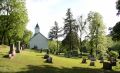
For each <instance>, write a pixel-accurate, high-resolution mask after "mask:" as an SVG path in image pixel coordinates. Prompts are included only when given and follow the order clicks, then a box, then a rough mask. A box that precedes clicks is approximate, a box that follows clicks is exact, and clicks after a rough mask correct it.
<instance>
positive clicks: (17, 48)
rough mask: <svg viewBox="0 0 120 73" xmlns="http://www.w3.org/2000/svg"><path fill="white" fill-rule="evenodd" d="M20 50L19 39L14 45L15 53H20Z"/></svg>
mask: <svg viewBox="0 0 120 73" xmlns="http://www.w3.org/2000/svg"><path fill="white" fill-rule="evenodd" d="M20 51H21V46H20V41H18V42H17V47H16V53H20Z"/></svg>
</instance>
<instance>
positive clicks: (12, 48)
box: [9, 44, 16, 58]
mask: <svg viewBox="0 0 120 73" xmlns="http://www.w3.org/2000/svg"><path fill="white" fill-rule="evenodd" d="M15 54H16V52H15V48H14V44H10V51H9V58H12V57H13V56H15Z"/></svg>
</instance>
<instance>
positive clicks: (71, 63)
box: [0, 46, 120, 73]
mask: <svg viewBox="0 0 120 73" xmlns="http://www.w3.org/2000/svg"><path fill="white" fill-rule="evenodd" d="M8 50H9V48H8V47H6V46H1V47H0V73H120V64H119V62H118V64H117V66H115V67H113V70H112V71H107V70H103V69H102V64H101V63H99V61H98V60H97V61H96V62H95V66H89V63H90V61H89V60H87V64H81V60H82V59H80V58H76V59H71V58H64V57H58V56H54V55H50V56H52V57H53V63H52V64H49V63H45V62H44V59H43V56H44V54H45V53H39V52H35V51H33V50H28V49H27V50H23V51H22V52H21V53H19V54H16V56H15V57H14V58H12V59H9V58H3V56H4V55H6V54H7V53H8Z"/></svg>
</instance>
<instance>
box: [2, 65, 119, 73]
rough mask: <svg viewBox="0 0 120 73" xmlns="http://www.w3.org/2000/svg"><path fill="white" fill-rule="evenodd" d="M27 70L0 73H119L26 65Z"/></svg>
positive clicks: (114, 72) (117, 72)
mask: <svg viewBox="0 0 120 73" xmlns="http://www.w3.org/2000/svg"><path fill="white" fill-rule="evenodd" d="M27 67H28V69H27V70H26V71H25V69H23V71H19V72H0V73H120V71H108V70H103V69H91V68H82V67H72V68H65V67H61V68H58V67H52V66H50V65H42V66H34V65H28V66H27Z"/></svg>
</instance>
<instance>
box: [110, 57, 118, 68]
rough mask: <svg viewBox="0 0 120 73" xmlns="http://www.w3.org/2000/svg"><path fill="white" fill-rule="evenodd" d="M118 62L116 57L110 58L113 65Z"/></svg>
mask: <svg viewBox="0 0 120 73" xmlns="http://www.w3.org/2000/svg"><path fill="white" fill-rule="evenodd" d="M116 62H117V60H116V58H114V57H111V58H110V63H111V65H112V66H116Z"/></svg>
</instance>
